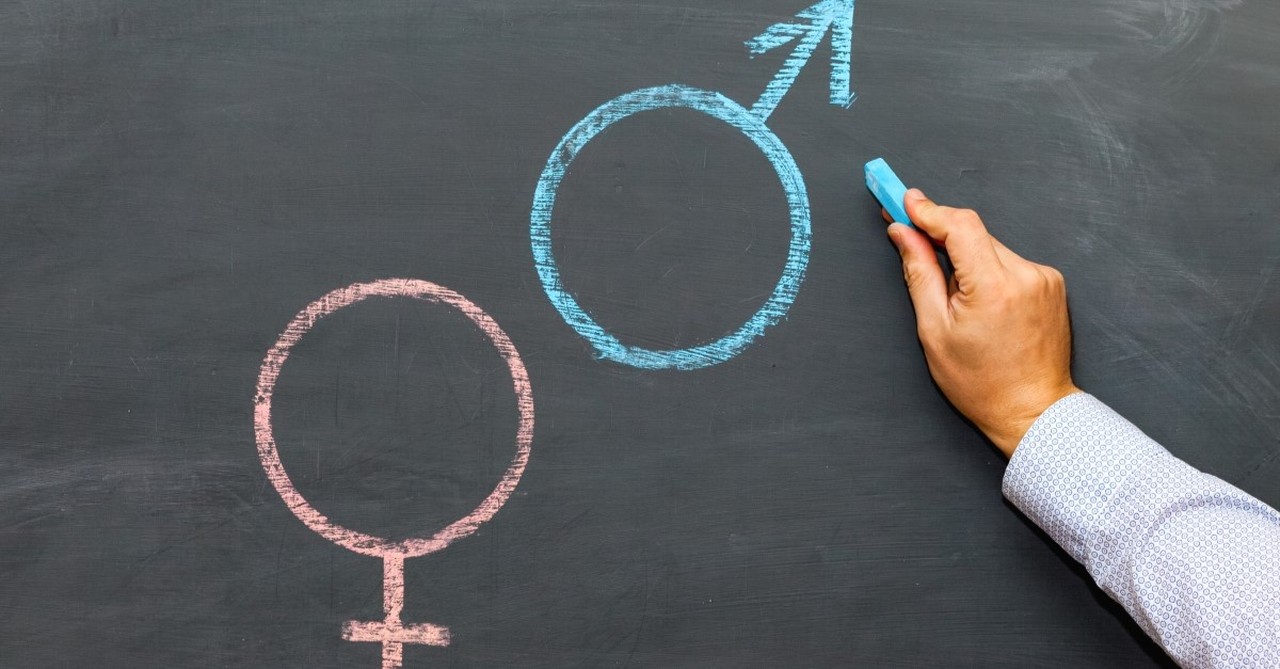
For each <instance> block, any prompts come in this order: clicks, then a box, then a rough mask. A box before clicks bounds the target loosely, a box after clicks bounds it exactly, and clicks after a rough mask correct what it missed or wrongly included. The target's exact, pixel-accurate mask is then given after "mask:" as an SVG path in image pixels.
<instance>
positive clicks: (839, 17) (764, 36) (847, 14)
mask: <svg viewBox="0 0 1280 669" xmlns="http://www.w3.org/2000/svg"><path fill="white" fill-rule="evenodd" d="M853 2H854V0H822V1H821V2H819V3H817V4H814V5H811V6H809V7H808V8H806V9H803V10H801V11H800V12H798V13H797V14H796V18H797V19H800V22H796V21H782V22H780V23H775V24H773V25H771V26H769V27H768V28H767V29H766V30H765V31H764V32H763V33H760V34H759V35H757V36H755V37H753V38H751V39H749V40H747V42H746V44H747V49H748V50H750V51H751V55H752V56H759V55H760V54H763V53H767V52H769V51H772V50H773V49H776V48H778V47H780V46H782V45H784V44H786V43H787V42H790V41H791V40H793V39H795V38H797V37H800V36H802V35H804V34H805V33H808V32H810V31H815V30H819V31H822V32H824V33H825V32H826V31H827V29H828V28H830V27H833V26H834V27H836V28H837V29H840V28H843V27H844V25H849V26H850V27H851V26H852V24H853Z"/></svg>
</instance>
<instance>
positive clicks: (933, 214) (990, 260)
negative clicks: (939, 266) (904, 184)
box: [904, 188, 1003, 292]
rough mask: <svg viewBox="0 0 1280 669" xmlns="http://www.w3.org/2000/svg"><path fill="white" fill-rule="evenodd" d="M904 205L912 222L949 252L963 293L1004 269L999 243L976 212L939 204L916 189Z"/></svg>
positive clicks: (907, 197) (911, 192) (910, 192)
mask: <svg viewBox="0 0 1280 669" xmlns="http://www.w3.org/2000/svg"><path fill="white" fill-rule="evenodd" d="M904 202H905V204H906V209H907V215H908V216H910V217H911V222H912V223H914V224H915V225H916V227H918V228H920V229H921V230H922V231H924V233H925V234H927V235H929V236H930V237H932V238H933V239H935V240H937V241H938V242H941V243H942V245H943V247H944V248H946V250H947V255H948V256H950V257H951V264H952V265H953V266H954V267H955V270H956V279H957V280H958V281H959V283H960V286H961V291H962V292H963V291H964V287H965V284H966V282H967V281H973V280H981V279H982V278H983V277H984V276H986V275H988V274H990V273H991V272H992V271H995V270H997V269H999V268H1001V267H1003V263H1001V262H1000V257H999V254H998V253H997V252H996V247H995V240H994V239H993V238H992V237H991V234H990V233H988V232H987V226H986V225H984V224H983V223H982V218H981V217H979V216H978V214H977V213H976V212H974V211H972V210H970V209H956V208H954V207H945V206H942V205H939V204H936V203H935V202H933V201H932V200H930V199H929V198H927V197H925V194H924V193H922V192H920V190H919V189H915V188H912V189H911V190H909V191H907V196H906V198H904Z"/></svg>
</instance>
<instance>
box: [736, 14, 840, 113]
mask: <svg viewBox="0 0 1280 669" xmlns="http://www.w3.org/2000/svg"><path fill="white" fill-rule="evenodd" d="M853 5H854V0H821V1H820V2H818V3H815V4H813V5H810V6H809V7H808V8H806V9H804V10H803V11H801V12H799V13H797V14H796V16H795V19H794V20H790V21H783V22H781V23H775V24H773V25H771V26H769V27H768V28H767V29H765V31H764V32H763V33H760V34H759V35H757V36H755V37H753V38H751V39H749V40H747V42H746V46H747V50H748V51H750V53H751V57H752V58H754V57H756V56H759V55H760V54H763V53H766V52H768V51H772V50H773V49H776V48H778V47H780V46H782V45H784V44H787V43H788V42H791V41H792V40H797V39H798V40H799V42H800V43H799V45H797V46H796V50H795V52H794V53H793V54H792V55H791V57H790V58H788V59H787V63H786V64H785V65H784V66H783V68H782V71H780V72H779V73H778V76H777V77H775V78H774V81H773V82H772V83H771V84H770V85H769V88H768V89H766V91H765V93H764V95H762V96H761V98H760V100H759V101H757V102H756V105H755V106H754V107H753V108H752V111H753V112H756V113H757V114H759V115H760V116H761V117H762V118H768V116H769V114H771V113H773V109H774V108H775V107H776V106H777V104H778V102H779V101H780V100H781V99H782V95H784V94H786V91H787V89H789V88H790V87H791V84H792V83H793V82H794V81H795V79H796V75H798V74H799V72H800V68H802V67H804V65H805V63H807V62H808V60H809V58H810V57H811V56H812V55H813V50H814V48H816V47H817V46H818V45H819V44H821V42H822V38H823V37H825V36H826V34H827V31H828V30H830V31H831V35H832V37H831V104H833V105H838V106H841V107H846V108H847V107H848V106H849V105H851V104H853V98H854V95H853V92H852V91H851V90H850V87H849V80H850V76H849V71H850V65H851V61H852V59H853Z"/></svg>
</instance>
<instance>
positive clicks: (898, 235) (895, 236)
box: [889, 223, 902, 253]
mask: <svg viewBox="0 0 1280 669" xmlns="http://www.w3.org/2000/svg"><path fill="white" fill-rule="evenodd" d="M889 241H891V242H893V245H894V246H895V247H897V249H898V252H899V253H901V252H902V224H901V223H894V224H893V225H890V226H889Z"/></svg>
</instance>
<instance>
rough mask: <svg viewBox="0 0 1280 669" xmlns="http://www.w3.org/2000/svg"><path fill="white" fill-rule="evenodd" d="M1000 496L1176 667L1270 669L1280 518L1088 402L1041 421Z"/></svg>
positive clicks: (1278, 609)
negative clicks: (1071, 560)
mask: <svg viewBox="0 0 1280 669" xmlns="http://www.w3.org/2000/svg"><path fill="white" fill-rule="evenodd" d="M1004 495H1005V497H1007V498H1008V499H1009V501H1011V502H1013V504H1014V505H1015V506H1017V507H1018V508H1019V509H1021V510H1022V512H1023V513H1025V514H1027V516H1028V517H1029V518H1031V520H1033V521H1034V522H1035V523H1036V524H1037V525H1039V526H1040V527H1041V528H1043V529H1044V531H1045V532H1047V533H1048V534H1049V536H1051V537H1053V539H1054V541H1057V542H1058V543H1059V544H1060V545H1061V546H1062V547H1063V548H1064V549H1066V551H1067V552H1068V553H1070V554H1071V556H1072V557H1073V558H1075V559H1076V560H1078V561H1080V562H1081V563H1082V564H1083V565H1084V566H1085V568H1086V569H1088V570H1089V574H1090V575H1092V576H1093V579H1094V581H1096V582H1097V584H1098V587H1100V588H1102V590H1103V591H1105V592H1106V593H1107V594H1108V595H1110V596H1111V597H1112V598H1113V599H1115V600H1116V601H1117V602H1119V603H1120V604H1121V605H1122V606H1124V608H1125V610H1126V611H1128V612H1129V615H1131V616H1133V619H1134V620H1135V621H1137V623H1138V624H1139V625H1140V626H1142V629H1143V630H1145V631H1146V632H1147V634H1149V635H1151V638H1152V639H1155V641H1156V642H1157V643H1159V644H1160V645H1161V647H1163V648H1164V649H1165V651H1166V652H1167V653H1169V655H1170V656H1171V657H1172V658H1173V659H1174V660H1176V661H1177V662H1178V664H1179V665H1181V666H1183V667H1270V668H1275V667H1280V513H1277V512H1276V510H1275V509H1272V508H1271V507H1269V506H1267V505H1266V504H1263V503H1262V502H1260V501H1258V500H1257V499H1254V498H1253V497H1250V496H1249V495H1247V494H1245V493H1244V492H1242V491H1241V490H1239V489H1237V488H1235V487H1234V486H1231V485H1229V484H1227V483H1226V482H1224V481H1222V480H1221V479H1218V478H1215V477H1213V476H1210V475H1208V474H1205V473H1203V472H1200V471H1198V470H1196V469H1194V468H1192V467H1191V466H1190V465H1188V464H1186V463H1185V462H1183V461H1181V460H1179V459H1178V458H1176V457H1174V456H1173V455H1172V454H1170V453H1169V452H1168V451H1166V450H1165V449H1164V448H1163V447H1161V446H1160V445H1159V444H1157V443H1156V442H1154V441H1152V440H1151V438H1149V437H1147V435H1145V434H1143V433H1142V432H1141V431H1140V430H1139V429H1138V428H1136V427H1134V426H1133V424H1131V423H1129V421H1127V420H1125V419H1124V418H1122V417H1121V416H1120V415H1119V414H1117V413H1116V412H1114V411H1112V410H1111V409H1110V408H1109V407H1107V406H1106V405H1105V404H1103V403H1102V402H1100V401H1098V400H1097V399H1095V398H1094V397H1093V396H1091V395H1088V394H1085V393H1077V394H1075V395H1071V396H1069V397H1066V398H1064V399H1062V400H1060V401H1058V402H1057V403H1056V404H1054V405H1053V406H1052V407H1050V408H1049V409H1048V410H1047V411H1045V412H1044V415H1042V416H1041V417H1040V419H1039V420H1037V421H1036V423H1035V424H1034V425H1033V426H1032V427H1031V429H1030V431H1028V432H1027V434H1026V436H1025V437H1023V439H1022V441H1021V442H1020V443H1019V445H1018V448H1017V450H1016V451H1015V452H1014V454H1013V458H1012V460H1010V462H1009V469H1008V470H1007V471H1006V472H1005V475H1004Z"/></svg>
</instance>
